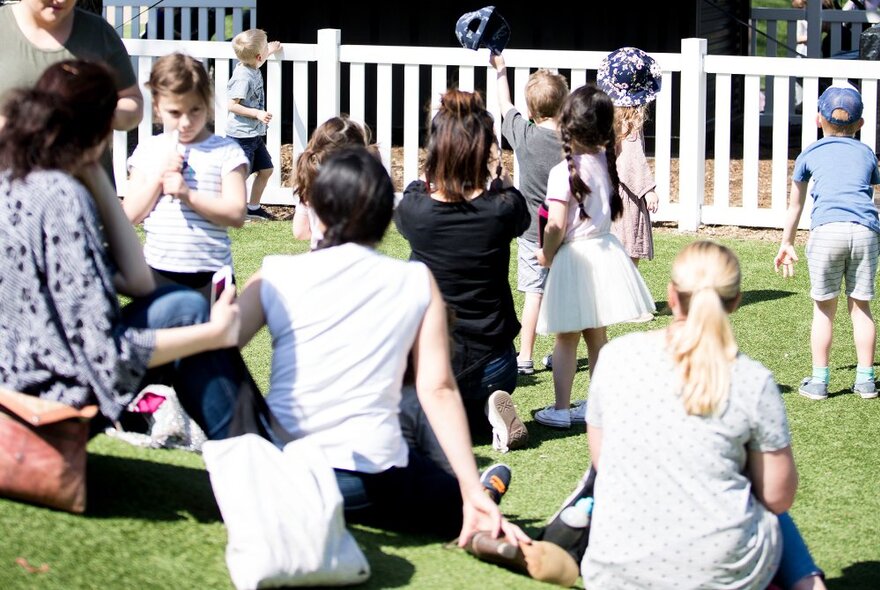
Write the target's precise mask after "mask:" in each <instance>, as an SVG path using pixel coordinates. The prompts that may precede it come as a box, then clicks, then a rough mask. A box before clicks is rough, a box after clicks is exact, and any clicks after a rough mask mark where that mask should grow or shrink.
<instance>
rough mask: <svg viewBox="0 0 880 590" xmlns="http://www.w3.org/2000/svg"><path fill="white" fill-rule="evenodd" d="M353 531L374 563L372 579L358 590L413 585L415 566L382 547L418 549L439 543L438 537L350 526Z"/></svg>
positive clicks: (371, 564) (369, 559) (370, 560)
mask: <svg viewBox="0 0 880 590" xmlns="http://www.w3.org/2000/svg"><path fill="white" fill-rule="evenodd" d="M349 530H350V531H351V532H352V534H353V535H354V538H355V539H356V540H357V542H358V545H360V547H361V549H362V550H363V552H364V555H365V556H366V557H367V561H368V562H370V570H371V573H370V579H369V580H367V582H365V583H364V584H360V585H358V588H401V587H404V586H407V585H409V583H410V582H411V581H412V577H413V575H414V574H415V572H416V568H415V566H414V565H413V564H412V563H410V562H409V561H407V560H406V559H404V558H402V557H400V556H399V555H392V554H389V553H386V552H384V551H382V547H386V546H394V547H414V546H420V545H427V544H430V543H436V542H437V539H436V538H434V537H428V536H423V535H413V534H398V533H393V532H387V531H383V530H381V529H374V528H370V527H366V526H363V525H353V526H350V527H349Z"/></svg>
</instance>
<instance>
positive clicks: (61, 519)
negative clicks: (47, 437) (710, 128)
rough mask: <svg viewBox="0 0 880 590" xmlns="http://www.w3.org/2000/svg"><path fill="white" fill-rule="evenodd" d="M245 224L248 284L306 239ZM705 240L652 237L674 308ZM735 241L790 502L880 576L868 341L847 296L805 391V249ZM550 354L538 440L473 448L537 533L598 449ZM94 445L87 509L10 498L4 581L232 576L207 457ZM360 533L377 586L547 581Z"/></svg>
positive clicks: (878, 475) (857, 570) (748, 326)
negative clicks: (674, 265)
mask: <svg viewBox="0 0 880 590" xmlns="http://www.w3.org/2000/svg"><path fill="white" fill-rule="evenodd" d="M232 235H233V243H234V258H235V263H236V276H237V277H238V280H239V282H240V283H242V284H243V282H244V280H246V279H247V277H248V276H250V275H251V274H252V273H253V272H254V271H255V270H256V269H257V268H258V267H259V265H260V261H261V259H262V257H263V256H264V255H266V254H269V253H295V252H303V251H305V250H306V247H307V246H306V244H305V243H303V242H296V241H295V240H293V238H292V237H291V234H290V225H289V223H288V222H265V223H249V224H247V225H246V226H245V227H244V228H242V229H240V230H235V231H233V232H232ZM692 239H694V238H693V236H682V235H677V234H670V233H665V232H664V233H661V232H658V233H657V234H655V240H656V258H655V259H654V260H653V261H651V262H644V263H643V264H642V265H641V266H640V270H641V271H642V274H643V275H644V276H645V279H646V281H647V283H648V286H649V287H650V289H651V292H652V293H653V294H654V296H655V297H656V298H657V300H658V308H662V307H664V306H665V299H666V296H665V293H666V290H665V285H666V281H667V280H668V275H669V267H670V264H671V261H672V259H673V257H674V256H675V253H676V252H677V251H678V250H679V249H680V248H681V247H682V246H683V245H684V244H686V243H687V242H689V241H690V240H692ZM723 241H724V243H726V244H727V245H729V246H731V247H733V248H734V250H735V251H736V252H737V253H738V255H739V256H740V259H741V262H742V267H743V291H744V294H743V306H742V308H741V309H740V310H739V311H737V312H736V313H735V314H734V315H733V316H732V319H733V324H734V329H735V332H736V335H737V338H738V341H739V344H740V347H741V348H742V350H743V351H744V352H746V353H747V354H749V355H751V356H753V357H754V358H756V359H758V360H760V361H761V362H763V363H764V364H765V365H767V366H768V367H769V368H770V369H771V370H772V371H773V372H774V373H775V375H776V377H777V380H778V381H779V384H780V388H781V389H782V392H783V396H784V398H785V402H786V406H787V408H788V412H789V420H790V423H791V429H792V434H793V438H794V443H793V444H794V452H795V457H796V459H797V463H798V467H799V471H800V482H801V483H800V489H799V491H798V496H797V500H796V502H795V505H794V508H793V509H792V514H793V516H794V518H795V520H796V521H797V523H798V525H799V527H800V529H801V531H802V533H803V535H804V537H805V538H806V540H807V542H808V543H809V545H810V548H811V550H812V551H813V554H814V557H815V558H816V561H817V562H818V563H819V564H820V566H821V567H823V568H824V569H825V571H826V572H827V574H828V578H829V581H828V584H829V587H831V588H836V589H844V588H872V587H874V588H875V587H876V584H877V580H878V579H880V542H878V539H880V497H878V493H877V492H878V483H880V458H878V455H877V452H876V445H877V442H878V440H880V400H867V401H866V400H862V399H860V398H858V397H857V396H855V395H852V394H846V392H847V389H848V387H849V386H850V385H851V383H852V379H853V375H854V372H855V369H854V365H855V353H854V349H853V345H852V341H851V339H852V331H851V328H850V326H849V321H848V318H847V315H846V313H845V306H843V305H842V306H841V311H843V312H844V313H840V314H839V315H838V318H837V323H836V326H835V338H836V340H835V345H834V347H833V352H832V361H831V368H832V371H831V386H830V391H831V392H832V395H831V397H830V398H829V399H828V400H826V401H822V402H815V401H810V400H807V399H805V398H802V397H800V396H798V395H797V393H796V388H797V383H798V381H799V380H800V379H801V377H803V376H804V375H806V374H807V373H809V371H810V355H809V329H810V315H811V302H810V300H809V297H808V283H809V281H808V277H807V271H806V264H805V262H804V258H803V251H802V248H801V254H802V262H801V263H799V266H798V267H797V273H798V274H797V276H796V277H795V278H794V279H793V280H785V279H783V278H781V277H780V276H778V275H776V274H774V273H773V270H772V260H773V256H774V255H775V253H776V248H777V246H776V244H773V243H769V242H759V241H748V240H723ZM381 250H382V251H383V252H385V253H387V254H389V255H392V256H396V257H399V258H405V257H406V256H407V255H408V253H409V250H408V246H407V244H406V242H405V241H404V240H403V239H402V238H401V237H400V236H399V235H398V234H397V233H396V232H394V231H393V229H392V230H391V231H390V232H389V235H388V237H387V238H386V240H385V241H384V242H383V244H382V245H381ZM515 266H516V265H515V263H512V264H511V275H510V280H511V284H513V285H515V284H516V283H515V276H514V275H515ZM515 299H516V301H517V305H521V304H522V296H521V294H519V293H515ZM668 323H669V316H668V315H664V314H662V313H661V315H659V316H658V317H657V319H656V320H655V321H654V322H652V323H651V324H648V325H625V326H616V327H613V328H612V329H611V330H610V336H611V337H614V336H617V335H620V334H622V333H624V332H628V331H632V330H644V329H649V328H650V329H655V328H660V327H663V326H665V325H667V324H668ZM551 347H552V339H551V338H548V337H539V338H538V343H537V346H536V350H535V358H536V359H540V358H542V357H543V355H545V354H547V353H548V352H550V349H551ZM581 347H582V350H581V353H580V357H581V359H582V362H581V365H582V368H581V370H580V371H579V373H578V376H577V381H576V384H575V392H576V396H575V397H576V398H579V397H583V395H584V393H585V391H586V387H587V383H588V377H587V374H586V370H585V369H584V368H583V367H584V363H583V358H584V356H585V350H583V344H581ZM245 358H246V360H247V362H248V365H249V366H250V367H251V369H252V371H253V372H254V375H255V377H256V379H257V382H258V383H259V384H260V385H261V387H264V388H265V386H266V384H267V383H268V373H269V366H270V358H271V352H270V343H269V339H268V336H267V334H266V333H265V331H263V332H261V333H260V334H259V335H258V338H257V339H256V340H255V341H254V342H253V343H252V344H251V345H249V346H248V348H247V349H246V350H245ZM538 366H539V369H538V370H537V371H536V373H535V374H534V375H533V376H528V377H521V378H520V382H519V386H518V387H517V389H516V392H515V394H514V400H515V402H516V404H517V406H518V409H519V412H520V415H521V416H522V417H523V419H524V420H525V422H526V425H527V426H528V428H529V432H530V435H531V443H530V445H529V447H528V448H527V449H524V450H520V451H515V452H512V453H509V454H506V455H501V454H499V453H497V452H495V451H493V450H492V449H491V447H489V446H478V447H476V448H475V449H474V452H475V454H476V456H477V460H478V462H479V465H480V466H481V467H485V466H487V465H489V464H490V463H493V462H495V461H499V460H502V461H504V462H506V463H508V464H509V465H510V466H511V467H512V469H513V481H512V485H511V488H510V492H509V493H508V494H507V495H506V496H505V498H504V502H503V504H502V509H503V511H504V512H505V514H507V515H508V516H509V517H511V518H512V519H513V520H515V521H516V522H518V523H520V524H521V525H522V526H523V527H524V528H525V529H526V530H527V531H535V530H536V529H537V528H538V527H540V526H541V525H542V523H543V522H544V521H545V519H546V518H547V517H548V516H549V515H551V514H552V513H553V512H554V511H555V510H556V509H557V507H558V505H559V503H560V502H561V501H562V500H563V499H564V498H565V496H567V495H568V493H569V492H570V491H571V489H572V488H573V486H574V485H575V484H576V482H577V481H578V479H579V477H580V476H581V475H582V473H583V472H584V470H585V469H586V467H587V462H588V448H587V441H586V436H585V435H584V434H583V432H582V431H580V432H579V431H578V430H577V429H572V430H571V431H559V430H553V429H549V428H545V427H543V426H541V425H539V424H537V423H535V422H534V421H533V420H532V418H531V415H532V413H533V412H534V411H535V410H536V409H538V408H541V407H543V406H545V405H546V404H548V403H550V402H551V401H552V400H553V386H552V379H551V374H550V372H549V371H546V370H544V369H543V367H541V365H540V363H538ZM89 450H90V458H89V505H88V511H87V513H86V514H85V515H84V516H73V515H69V514H64V513H60V512H54V511H51V510H48V509H44V508H38V507H34V506H29V505H25V504H19V503H16V502H10V501H6V500H0V588H3V589H12V588H63V589H70V588H231V583H230V581H229V576H228V573H227V571H226V566H225V562H224V548H225V543H226V532H225V529H224V527H223V524H222V522H221V521H220V516H219V512H218V510H217V507H216V505H215V503H214V500H213V496H212V494H211V489H210V485H209V482H208V477H207V474H206V473H205V471H204V464H203V462H202V459H201V457H200V456H199V455H196V454H190V453H186V452H183V451H165V450H144V449H139V448H135V447H132V446H129V445H127V444H125V443H123V442H120V441H118V440H114V439H111V438H108V437H106V436H103V435H102V436H99V437H97V438H96V439H95V440H94V441H93V442H92V443H91V445H90V447H89ZM430 509H431V507H430V506H425V510H430ZM352 530H353V532H354V535H355V537H356V538H357V540H358V541H359V543H360V544H361V546H362V547H363V549H364V551H365V553H366V555H367V558H368V559H369V561H370V563H371V565H372V569H373V574H372V578H371V580H370V581H369V582H368V583H367V584H365V585H364V587H367V588H397V587H418V588H428V589H430V588H481V589H483V590H485V589H489V588H505V589H507V588H531V587H535V588H537V587H541V586H542V585H541V584H540V583H538V582H534V581H532V580H529V579H527V578H525V577H523V576H520V575H517V574H513V573H511V572H508V571H506V570H503V569H501V568H497V567H495V566H492V565H489V564H485V563H482V562H479V561H477V560H476V559H473V558H472V557H470V556H469V555H467V554H465V553H464V552H462V551H459V550H457V549H451V548H447V547H445V544H444V543H443V542H441V541H438V540H436V539H431V538H428V537H420V536H413V535H398V534H395V533H389V532H385V531H381V530H376V529H369V528H364V527H358V526H355V527H353V528H352ZM659 533H662V531H658V534H659ZM18 558H24V559H26V560H27V562H28V563H29V564H30V565H32V566H34V567H39V566H40V565H41V564H43V563H45V564H47V565H48V568H49V569H48V572H46V573H28V571H26V569H25V568H23V567H22V566H20V565H18V564H17V563H16V560H17V559H18Z"/></svg>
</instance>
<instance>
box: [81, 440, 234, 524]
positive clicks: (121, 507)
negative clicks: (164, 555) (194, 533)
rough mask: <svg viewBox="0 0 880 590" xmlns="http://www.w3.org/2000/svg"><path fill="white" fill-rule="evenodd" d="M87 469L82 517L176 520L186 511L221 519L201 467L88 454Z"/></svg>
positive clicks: (204, 520)
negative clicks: (86, 500)
mask: <svg viewBox="0 0 880 590" xmlns="http://www.w3.org/2000/svg"><path fill="white" fill-rule="evenodd" d="M87 472H88V508H87V510H86V515H87V516H90V517H93V518H115V517H119V516H123V517H127V518H136V519H141V520H150V521H175V520H185V519H186V514H189V515H190V516H192V518H194V519H195V520H197V521H198V522H201V523H209V522H217V521H219V520H220V511H219V509H218V508H217V503H216V502H215V500H214V493H213V491H212V490H211V482H210V480H209V479H208V472H207V471H205V470H204V469H193V468H192V467H182V466H180V465H170V464H167V463H158V462H154V461H145V460H143V459H135V458H124V457H115V456H112V455H101V454H96V453H89V460H88V467H87ZM184 513H186V514H184Z"/></svg>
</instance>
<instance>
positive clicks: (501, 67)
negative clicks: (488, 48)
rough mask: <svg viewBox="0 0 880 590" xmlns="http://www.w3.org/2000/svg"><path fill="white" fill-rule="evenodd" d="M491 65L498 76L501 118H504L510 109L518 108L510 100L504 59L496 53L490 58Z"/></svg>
mask: <svg viewBox="0 0 880 590" xmlns="http://www.w3.org/2000/svg"><path fill="white" fill-rule="evenodd" d="M489 64H491V65H492V67H493V68H495V71H496V72H497V74H498V84H497V94H498V108H499V109H501V116H502V117H504V116H506V115H507V113H509V112H510V109H513V108H516V107H515V106H514V104H513V100H511V98H510V86H509V85H508V83H507V65H506V64H505V63H504V57H502V56H501V55H500V54H499V55H495V54H494V53H493V54H491V55H490V56H489Z"/></svg>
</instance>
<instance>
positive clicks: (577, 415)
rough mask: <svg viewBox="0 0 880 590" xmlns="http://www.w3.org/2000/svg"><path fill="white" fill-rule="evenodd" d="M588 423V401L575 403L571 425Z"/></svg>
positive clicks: (583, 400)
mask: <svg viewBox="0 0 880 590" xmlns="http://www.w3.org/2000/svg"><path fill="white" fill-rule="evenodd" d="M586 421H587V400H585V399H582V400H580V401H577V402H575V403H574V407H573V408H572V409H571V423H572V424H585V423H586Z"/></svg>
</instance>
